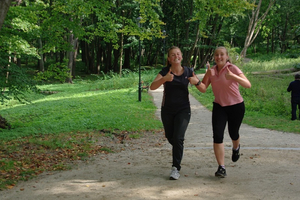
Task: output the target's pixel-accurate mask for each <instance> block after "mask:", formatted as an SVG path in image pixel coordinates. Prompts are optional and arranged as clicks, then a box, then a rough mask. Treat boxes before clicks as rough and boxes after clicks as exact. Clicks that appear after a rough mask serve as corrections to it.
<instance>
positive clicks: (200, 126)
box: [0, 89, 300, 200]
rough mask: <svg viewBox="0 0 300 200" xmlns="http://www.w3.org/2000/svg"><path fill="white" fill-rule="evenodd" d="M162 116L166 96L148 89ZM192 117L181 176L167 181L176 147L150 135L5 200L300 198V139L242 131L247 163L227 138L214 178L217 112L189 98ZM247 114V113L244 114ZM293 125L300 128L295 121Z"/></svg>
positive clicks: (1, 195) (5, 194) (6, 194)
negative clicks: (235, 155)
mask: <svg viewBox="0 0 300 200" xmlns="http://www.w3.org/2000/svg"><path fill="white" fill-rule="evenodd" d="M149 93H150V94H151V95H153V100H154V103H155V105H156V106H157V108H158V109H157V113H156V114H157V117H158V118H159V116H160V109H159V108H160V103H161V98H162V90H161V89H158V90H155V91H151V90H149ZM190 100H191V107H192V118H191V121H190V124H189V127H188V130H187V132H186V140H185V150H184V158H183V160H182V169H181V172H180V173H181V177H180V179H179V180H176V181H174V180H169V174H170V170H171V164H172V163H171V162H172V156H171V146H170V145H169V144H168V143H167V141H166V139H165V138H164V133H163V132H158V133H145V134H144V136H143V137H142V138H140V139H134V140H124V141H123V144H117V143H114V142H109V141H105V143H107V144H106V145H107V146H111V147H112V148H115V149H116V150H117V153H110V154H107V155H103V154H101V155H99V156H96V157H94V159H93V160H91V161H89V162H88V163H80V164H78V165H77V166H76V167H74V168H73V169H72V170H69V171H61V172H55V173H46V172H45V173H43V174H41V175H40V176H38V177H37V178H34V179H32V180H29V181H26V182H20V183H19V184H18V185H17V186H15V187H14V188H13V189H10V190H5V191H1V192H0V199H1V200H11V199H13V200H16V199H36V200H42V199H43V200H52V199H64V200H65V199H70V200H71V199H72V200H82V199H95V200H96V199H97V200H119V199H122V200H123V199H130V200H140V199H149V200H151V199H159V200H161V199H172V200H173V199H174V200H183V199H187V200H192V199H219V200H222V199H231V200H234V199H249V200H250V199H251V200H259V199H266V200H269V199H270V200H274V199H275V200H276V199H278V200H279V199H280V200H281V199H295V200H296V199H299V198H300V173H299V171H298V170H299V169H300V168H299V167H300V135H299V134H294V133H285V132H278V131H272V130H268V129H259V128H254V127H251V126H248V125H245V124H243V125H242V127H241V130H240V134H241V154H242V155H241V158H240V160H239V161H238V162H236V163H233V162H232V161H231V141H230V139H229V136H228V133H226V135H225V141H224V142H225V146H226V148H225V151H226V152H225V153H226V156H225V159H226V160H225V161H226V170H227V177H226V178H223V179H222V178H217V177H215V176H214V173H215V171H216V170H217V163H216V160H215V157H214V153H213V149H212V130H211V112H210V111H208V110H207V109H206V108H205V107H204V106H202V105H201V104H200V103H199V102H198V101H197V100H196V99H194V98H193V97H192V96H190ZM246 109H247V108H246ZM295 123H300V122H299V121H297V120H296V121H295Z"/></svg>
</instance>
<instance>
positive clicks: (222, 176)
mask: <svg viewBox="0 0 300 200" xmlns="http://www.w3.org/2000/svg"><path fill="white" fill-rule="evenodd" d="M215 177H218V178H225V177H226V175H223V174H215Z"/></svg>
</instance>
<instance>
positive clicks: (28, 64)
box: [0, 0, 300, 98]
mask: <svg viewBox="0 0 300 200" xmlns="http://www.w3.org/2000/svg"><path fill="white" fill-rule="evenodd" d="M274 2H275V1H274V0H269V1H262V0H247V1H245V0H227V1H219V0H216V1H208V0H186V1H182V0H179V1H178V0H160V1H157V0H134V1H133V0H85V1H84V0H38V1H37V0H30V1H27V0H26V1H25V0H24V1H22V0H14V1H9V0H4V1H0V28H1V26H2V28H1V30H0V31H1V34H0V80H1V81H0V88H1V90H2V91H3V90H4V89H5V88H9V87H11V89H10V90H6V92H5V93H4V92H2V93H1V94H0V97H1V98H4V95H8V93H7V92H8V91H10V92H12V91H15V94H17V93H18V92H17V91H20V90H23V89H25V88H28V87H29V88H33V87H31V86H32V85H34V84H35V83H34V82H33V81H34V80H32V79H30V78H28V79H26V76H25V75H26V74H28V70H29V71H30V73H31V74H33V75H34V76H35V78H36V80H48V79H56V80H59V81H61V82H69V83H72V80H73V78H74V77H75V76H76V75H77V74H78V73H84V74H100V73H102V72H103V73H108V72H110V71H112V72H117V73H120V74H121V72H122V71H123V70H124V69H128V70H131V71H134V70H137V67H138V59H137V58H138V55H139V48H138V43H139V40H141V41H142V43H141V44H142V60H141V62H142V65H148V66H153V67H155V66H158V65H161V64H164V63H163V62H164V61H165V59H164V54H165V51H166V49H167V48H168V47H170V46H172V45H176V46H179V47H180V48H181V49H182V51H183V56H184V61H183V64H184V65H186V66H193V67H195V68H199V67H203V66H204V64H205V63H206V61H207V60H211V59H212V52H213V49H214V48H215V47H216V46H219V45H226V46H228V47H230V48H231V47H232V48H235V51H236V52H237V53H241V54H242V55H243V56H246V52H247V50H248V52H249V51H250V53H252V52H253V49H254V50H255V51H261V52H264V53H266V52H276V51H279V52H286V51H288V50H290V49H297V48H299V46H300V25H299V21H300V13H299V10H300V2H299V1H293V0H276V2H275V3H274ZM10 5H11V7H10V8H9V10H8V7H9V6H10ZM7 10H8V12H7ZM5 13H7V15H6V17H5ZM247 16H250V17H247ZM4 18H5V20H4ZM138 24H140V27H139V26H138ZM253 47H255V48H253ZM242 49H243V50H242ZM21 71H22V72H21ZM24 71H26V72H27V73H23V72H24ZM24 74H25V75H24ZM20 77H22V79H24V80H25V79H26V81H22V82H21V83H23V84H25V85H26V84H27V86H24V85H23V87H21V86H20V87H17V85H18V84H20V82H18V79H19V78H20ZM13 86H16V87H13ZM19 94H20V93H19ZM10 95H11V94H10ZM5 97H8V96H5Z"/></svg>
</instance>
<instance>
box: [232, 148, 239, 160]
mask: <svg viewBox="0 0 300 200" xmlns="http://www.w3.org/2000/svg"><path fill="white" fill-rule="evenodd" d="M239 158H240V145H239V148H238V150H235V149H232V156H231V160H232V162H236V161H238V159H239Z"/></svg>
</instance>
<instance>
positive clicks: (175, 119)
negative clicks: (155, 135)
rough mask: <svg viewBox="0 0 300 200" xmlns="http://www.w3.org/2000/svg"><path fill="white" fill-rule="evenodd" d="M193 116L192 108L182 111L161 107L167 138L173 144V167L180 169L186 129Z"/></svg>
mask: <svg viewBox="0 0 300 200" xmlns="http://www.w3.org/2000/svg"><path fill="white" fill-rule="evenodd" d="M190 118H191V109H190V108H186V109H183V110H180V111H176V112H174V111H167V110H165V109H163V108H162V109H161V119H162V123H163V125H164V129H165V134H166V138H167V139H168V141H169V143H170V144H171V145H172V156H173V165H172V166H173V167H176V168H177V170H178V171H179V170H180V169H181V166H180V164H181V160H182V157H183V142H184V136H185V131H186V129H187V127H188V124H189V122H190Z"/></svg>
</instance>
